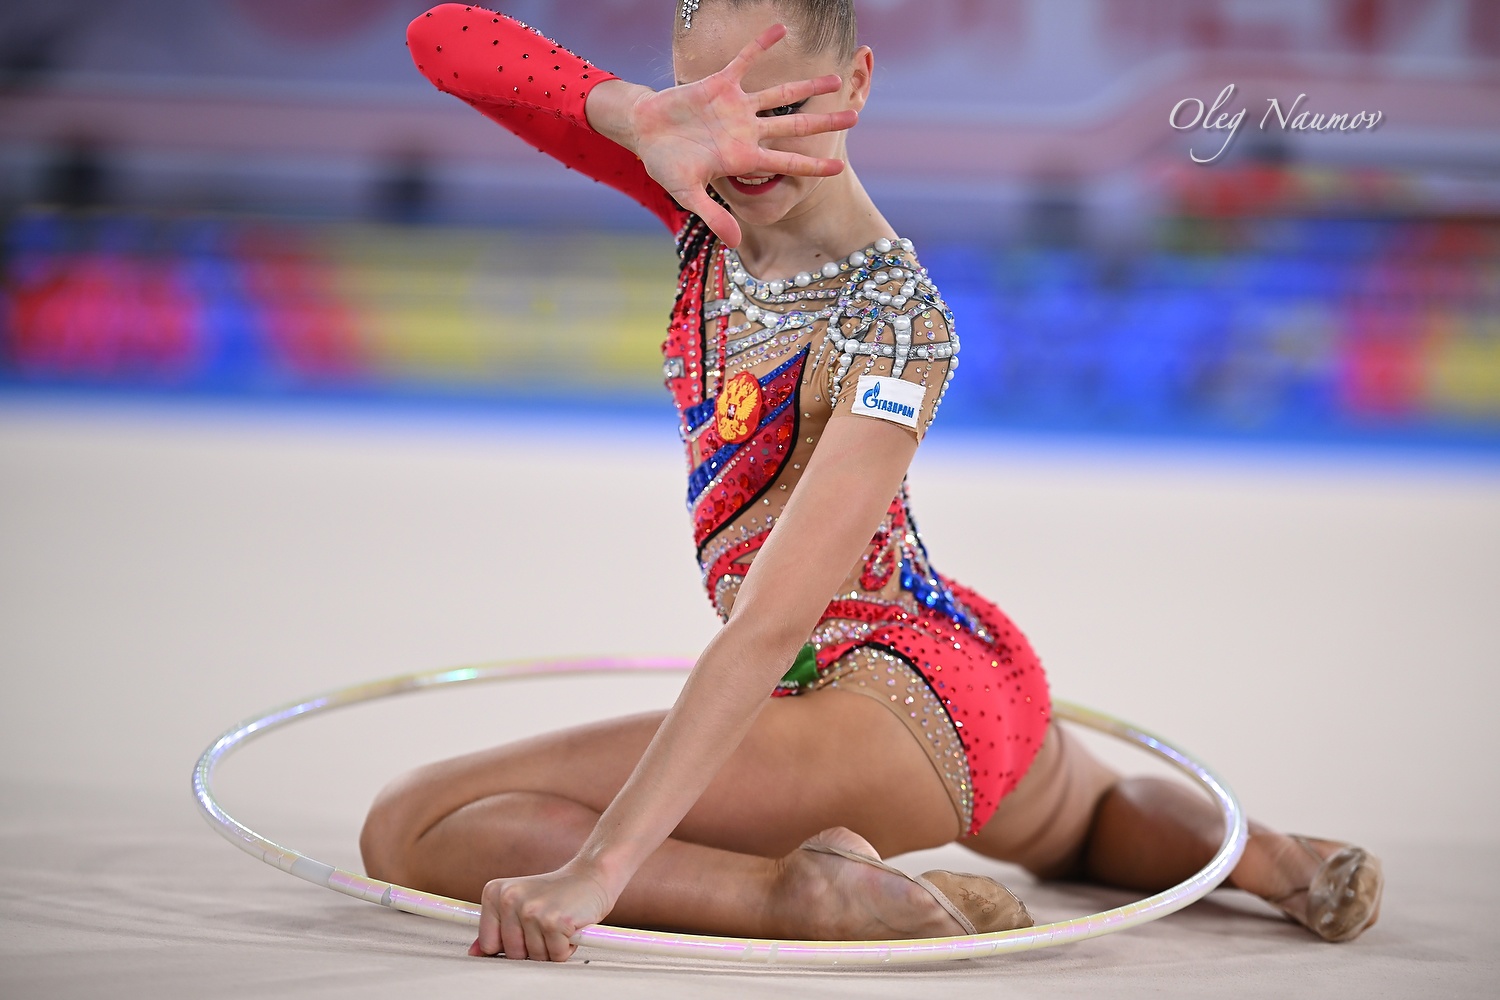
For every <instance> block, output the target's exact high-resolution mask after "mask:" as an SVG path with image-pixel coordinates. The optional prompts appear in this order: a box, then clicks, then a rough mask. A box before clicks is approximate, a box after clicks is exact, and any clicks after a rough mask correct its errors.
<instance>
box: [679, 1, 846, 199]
mask: <svg viewBox="0 0 1500 1000" xmlns="http://www.w3.org/2000/svg"><path fill="white" fill-rule="evenodd" d="M778 23H785V24H786V25H787V27H788V28H789V29H790V34H788V35H787V37H786V38H785V39H783V40H782V41H781V42H780V43H779V44H777V45H776V46H775V47H774V48H772V49H771V50H770V51H769V52H767V53H765V54H764V55H763V56H762V57H761V58H760V59H759V60H757V61H756V63H755V65H754V66H753V67H752V68H751V70H750V72H749V74H748V75H747V76H746V77H745V81H744V88H745V90H746V91H747V92H748V93H754V92H756V91H758V90H764V89H766V88H768V87H774V86H776V85H778V84H782V83H791V82H795V81H798V80H810V79H813V78H814V77H819V76H826V75H828V74H830V73H836V74H838V75H839V76H840V77H842V78H843V81H844V84H843V88H842V89H841V90H839V91H838V92H837V93H833V94H822V95H819V96H817V97H813V98H810V99H808V100H807V101H804V102H802V103H801V104H796V105H790V106H788V107H787V108H777V109H775V110H774V111H765V112H762V114H763V115H774V114H789V113H792V112H794V111H797V112H807V113H810V114H823V113H828V112H833V111H844V110H851V109H852V110H854V111H860V110H862V109H863V108H864V106H865V102H866V100H868V98H869V95H870V78H871V72H872V68H873V65H874V59H873V56H872V55H871V52H870V50H869V48H867V47H864V48H861V49H860V50H859V51H858V52H856V53H855V54H854V56H853V58H851V59H850V60H848V61H847V62H846V61H845V60H843V59H842V58H841V57H840V54H839V53H838V51H837V50H836V49H835V48H832V47H830V48H828V49H826V50H825V51H822V52H816V53H809V52H806V51H804V50H803V48H802V46H801V44H800V41H801V26H800V25H799V24H798V23H797V22H796V20H795V19H789V18H788V17H787V15H786V14H785V13H784V12H782V11H780V10H778V8H777V5H776V4H775V3H774V2H772V0H767V2H765V3H752V4H747V5H744V6H734V5H731V4H726V3H714V2H709V3H705V4H703V6H702V8H701V9H700V10H699V11H698V12H697V13H696V14H694V15H693V26H692V28H691V29H689V30H688V31H686V32H679V33H678V36H677V41H676V44H675V45H674V46H673V49H672V62H673V65H674V68H675V70H676V74H677V82H678V83H679V84H684V83H695V82H697V81H698V80H701V79H703V78H704V77H707V76H712V75H713V74H714V73H717V72H718V71H719V70H721V69H723V68H724V67H725V66H727V65H729V63H730V62H731V61H732V60H733V59H734V57H735V56H737V55H738V54H739V53H740V50H741V49H743V48H744V47H745V46H746V45H748V44H749V43H750V42H752V41H754V40H755V39H756V38H757V37H758V36H759V35H760V34H761V32H763V31H765V30H766V29H767V28H769V27H771V26H772V25H775V24H778ZM766 146H767V148H770V149H778V150H785V151H788V152H794V153H804V154H806V155H808V156H819V157H828V158H831V159H840V160H844V161H845V162H847V161H848V151H847V143H846V134H845V133H843V132H834V133H825V134H822V135H813V136H807V137H805V138H800V139H795V138H793V139H773V140H771V141H769V142H767V143H766ZM848 177H849V174H848V172H847V171H845V173H843V174H841V175H839V176H838V177H791V176H786V175H776V176H774V177H768V176H766V175H757V176H755V177H750V178H734V177H721V178H719V179H718V180H716V181H714V182H713V189H714V190H715V191H717V192H718V193H719V195H720V196H721V197H723V199H724V200H725V202H727V203H728V205H729V207H730V210H731V211H733V212H734V214H735V216H736V217H737V218H738V219H739V220H740V221H741V222H742V223H748V224H750V225H752V226H768V225H774V224H775V223H778V222H781V221H783V220H786V219H789V218H794V217H797V216H800V215H802V214H804V213H806V212H809V211H811V210H813V209H814V208H815V207H816V205H817V204H818V202H819V200H820V198H819V195H820V193H826V192H825V191H824V189H825V188H826V187H827V186H828V185H830V184H831V183H847V181H848ZM746 181H750V182H751V183H746Z"/></svg>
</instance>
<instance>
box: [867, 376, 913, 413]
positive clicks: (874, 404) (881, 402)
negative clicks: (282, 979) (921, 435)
mask: <svg viewBox="0 0 1500 1000" xmlns="http://www.w3.org/2000/svg"><path fill="white" fill-rule="evenodd" d="M860 402H861V403H863V404H864V408H865V409H866V410H874V411H877V412H880V413H889V414H892V415H893V416H897V417H901V418H903V420H916V419H917V408H916V407H915V406H906V405H904V404H902V403H894V402H892V401H891V400H889V399H881V398H880V380H879V379H876V380H875V384H874V385H873V386H871V387H870V390H869V391H868V392H866V393H865V394H864V396H863V397H862V398H861V399H860Z"/></svg>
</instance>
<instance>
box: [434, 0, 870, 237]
mask: <svg viewBox="0 0 1500 1000" xmlns="http://www.w3.org/2000/svg"><path fill="white" fill-rule="evenodd" d="M785 35H786V29H785V28H784V27H780V26H778V27H776V28H773V29H771V30H770V31H767V32H766V33H765V34H763V35H762V36H761V37H760V38H758V39H757V40H756V41H755V42H752V43H751V45H750V46H748V47H747V48H746V50H745V51H744V52H743V53H741V55H740V57H739V58H738V59H736V60H735V61H734V62H732V63H731V64H730V65H728V66H727V67H725V68H724V70H723V71H721V72H719V73H716V74H714V75H713V76H711V77H708V78H707V79H704V80H700V81H698V82H697V83H694V84H691V85H689V86H685V87H671V88H669V89H667V90H664V91H660V92H657V91H653V90H652V89H651V88H649V87H643V86H638V85H635V84H630V83H626V82H625V81H623V80H620V79H619V78H617V77H616V76H615V75H614V74H612V73H608V72H606V71H604V70H601V69H599V68H598V67H597V66H593V65H591V64H590V63H588V62H585V61H584V60H582V59H580V58H579V57H578V56H576V55H574V54H573V53H571V52H569V51H568V50H567V49H565V48H563V47H562V46H560V45H558V44H557V43H555V42H553V41H550V40H549V39H547V38H545V37H543V36H542V35H540V34H538V33H537V32H536V31H534V30H533V29H531V28H528V27H526V26H525V25H523V24H521V23H520V22H518V21H514V20H512V19H510V18H508V17H505V16H504V15H501V14H496V13H494V12H493V11H487V10H484V9H483V8H481V7H473V6H466V5H464V4H455V3H450V4H443V5H441V6H439V7H434V8H433V9H432V10H430V11H428V12H427V13H425V14H423V15H422V16H421V17H418V18H417V19H416V20H414V21H412V23H411V25H410V27H408V28H407V33H406V38H407V46H408V47H409V48H410V49H411V56H412V59H413V60H414V61H415V62H416V64H417V69H418V70H420V71H421V72H422V74H423V75H424V76H425V77H427V79H428V81H430V82H431V83H432V85H433V86H435V87H437V88H438V89H439V90H441V91H443V92H445V93H449V94H452V95H453V96H455V97H457V98H459V99H460V100H462V101H464V102H465V103H466V104H468V105H470V106H471V107H473V108H474V109H475V110H477V111H479V112H480V113H481V114H483V115H484V116H485V117H487V118H489V119H491V120H492V121H495V122H497V123H499V124H500V125H503V126H504V127H505V128H507V129H509V130H510V131H511V132H513V133H515V134H516V135H517V136H518V137H520V138H521V139H524V140H525V141H527V142H529V143H531V144H532V145H533V146H535V147H536V148H538V149H540V150H541V151H542V152H545V153H547V154H549V155H551V156H553V157H555V158H557V159H558V160H559V161H561V162H562V163H563V164H564V165H566V166H568V167H570V168H572V169H574V170H578V171H580V172H581V173H584V174H586V175H587V176H589V177H592V178H594V179H595V180H597V181H600V182H601V183H604V184H608V185H609V186H611V187H613V188H615V189H616V190H618V191H621V192H623V193H625V194H627V195H629V196H630V197H632V198H634V199H635V200H636V201H638V202H640V203H641V204H642V205H644V206H645V207H646V208H647V209H648V210H650V211H651V212H652V214H654V215H655V216H656V217H657V218H658V219H660V220H661V221H662V222H663V223H664V224H665V225H666V226H667V227H668V228H669V229H671V230H672V231H674V232H676V231H677V230H678V229H680V228H681V226H682V224H683V223H684V222H685V221H686V220H687V218H688V217H689V213H691V214H692V215H697V216H698V217H699V218H701V219H703V221H704V222H705V223H707V224H708V226H709V228H711V229H712V230H713V231H714V232H715V233H716V234H718V236H719V238H720V239H722V240H723V241H724V242H725V243H726V244H728V245H729V246H738V245H739V242H740V227H739V224H738V223H737V222H736V221H735V219H734V217H733V216H732V215H731V214H730V213H729V212H728V210H726V209H725V208H724V207H723V206H722V205H720V204H719V203H718V202H717V201H715V200H714V199H713V198H712V197H710V196H709V194H708V190H707V188H708V183H709V182H710V181H712V180H714V179H715V178H718V177H731V176H735V175H740V174H753V173H756V172H758V171H768V172H771V173H780V174H796V175H802V176H810V177H827V176H832V175H834V174H837V173H839V172H840V171H842V170H843V169H844V162H843V161H842V160H836V159H818V158H814V157H808V156H801V155H798V154H795V153H788V152H778V151H775V150H770V149H766V148H765V147H764V146H763V145H762V143H764V142H766V141H768V140H774V139H777V138H785V137H790V136H806V135H815V134H817V133H820V132H834V131H840V130H843V129H848V128H851V127H852V126H853V125H854V123H855V121H856V119H857V115H856V114H855V113H854V112H853V111H844V112H837V113H833V114H824V115H809V114H787V115H774V116H769V117H767V116H764V113H766V112H770V111H773V110H776V109H779V108H783V107H785V106H787V105H792V104H796V103H797V102H799V101H803V100H805V99H807V98H808V97H812V96H814V95H819V94H828V93H833V92H834V91H837V90H838V89H839V85H840V81H839V78H838V77H837V76H825V77H819V78H818V79H815V80H803V81H800V82H793V83H786V84H783V85H781V86H778V87H772V88H770V89H768V90H763V91H759V92H756V93H746V92H745V90H744V88H743V87H742V86H741V84H742V81H743V79H744V75H745V72H746V71H747V70H748V69H749V67H750V66H751V65H752V64H753V62H754V59H755V56H756V55H757V54H758V53H759V52H763V51H765V50H766V49H768V48H770V47H771V46H772V45H775V44H776V43H777V42H778V41H780V40H781V39H782V38H783V37H785Z"/></svg>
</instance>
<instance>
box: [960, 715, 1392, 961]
mask: <svg viewBox="0 0 1500 1000" xmlns="http://www.w3.org/2000/svg"><path fill="white" fill-rule="evenodd" d="M1223 837H1224V825H1223V818H1222V816H1221V815H1220V813H1219V810H1218V809H1217V808H1216V807H1215V806H1214V805H1213V804H1212V803H1211V802H1209V801H1208V799H1207V798H1206V797H1204V796H1203V795H1202V794H1201V793H1199V792H1197V791H1195V790H1193V789H1189V788H1186V787H1184V786H1183V785H1181V784H1178V783H1177V782H1173V781H1168V780H1163V779H1160V778H1141V777H1136V778H1122V777H1121V776H1120V775H1118V774H1116V773H1115V772H1114V771H1113V770H1111V769H1110V768H1108V767H1106V766H1105V765H1103V764H1102V763H1100V762H1099V761H1098V760H1097V759H1095V758H1094V757H1093V756H1092V755H1091V754H1090V753H1089V752H1088V751H1087V750H1086V749H1085V748H1084V747H1083V745H1082V744H1081V743H1080V742H1079V741H1078V740H1077V739H1076V738H1073V737H1070V736H1069V735H1068V733H1067V731H1066V730H1065V729H1062V728H1060V727H1058V726H1056V725H1054V726H1053V727H1052V728H1051V730H1050V731H1049V733H1048V737H1047V741H1046V743H1044V744H1043V746H1042V751H1041V753H1039V754H1038V755H1037V759H1036V762H1035V763H1034V764H1033V765H1032V767H1031V770H1030V771H1029V772H1028V773H1027V775H1026V777H1025V778H1023V779H1022V780H1021V783H1020V785H1019V786H1017V788H1016V790H1015V792H1013V793H1012V794H1011V795H1010V796H1009V797H1007V798H1006V799H1005V800H1004V801H1002V802H1001V803H1000V808H999V809H997V810H996V812H995V815H994V816H993V817H991V818H990V821H989V822H988V823H986V824H985V826H984V828H983V829H982V830H981V831H980V832H979V834H978V835H977V836H974V837H969V838H966V839H965V840H964V841H963V843H964V845H965V846H966V847H969V848H971V849H973V850H975V851H977V852H979V853H980V854H984V855H986V856H988V857H992V858H996V859H999V860H1001V861H1007V862H1011V863H1014V864H1018V865H1021V866H1022V867H1024V868H1026V869H1027V870H1029V871H1030V872H1031V873H1032V874H1034V875H1036V876H1037V877H1038V878H1041V879H1069V880H1078V881H1087V882H1094V883H1098V884H1101V885H1108V886H1115V887H1118V888H1123V889H1132V890H1135V891H1138V892H1142V893H1155V892H1160V891H1162V890H1164V889H1168V888H1170V887H1172V886H1174V885H1177V884H1179V883H1181V882H1183V881H1185V880H1186V879H1188V878H1190V877H1191V876H1192V875H1193V874H1194V873H1195V872H1197V871H1199V870H1201V869H1202V868H1203V867H1204V866H1205V865H1207V864H1208V862H1209V859H1210V858H1212V857H1213V854H1214V852H1215V851H1216V850H1217V849H1218V847H1219V844H1220V843H1221V842H1222V840H1223ZM1342 846H1343V845H1342V844H1338V843H1336V842H1332V841H1323V840H1313V841H1310V842H1308V844H1307V845H1304V844H1303V843H1301V842H1299V841H1297V840H1294V839H1293V838H1291V837H1289V836H1287V835H1285V834H1282V833H1278V832H1277V831H1275V830H1272V829H1271V828H1269V827H1267V826H1265V825H1263V824H1260V823H1256V822H1254V821H1252V822H1251V823H1250V839H1249V842H1248V843H1247V845H1246V848H1245V854H1244V856H1243V857H1242V858H1241V859H1240V862H1239V864H1238V865H1237V866H1236V867H1235V869H1234V871H1233V872H1232V873H1231V874H1230V876H1229V879H1228V881H1227V884H1228V885H1230V886H1232V887H1234V888H1238V889H1243V890H1245V891H1247V892H1250V893H1253V894H1254V895H1256V896H1259V897H1260V898H1262V899H1264V900H1267V901H1270V902H1273V903H1275V904H1276V905H1277V906H1278V907H1280V908H1281V909H1282V910H1283V911H1284V912H1285V913H1286V914H1287V915H1288V916H1290V917H1292V918H1293V919H1295V920H1297V921H1298V922H1300V923H1303V924H1304V925H1307V924H1309V923H1310V921H1309V919H1308V913H1307V903H1308V897H1307V888H1308V886H1309V885H1310V884H1311V883H1312V881H1313V878H1314V875H1315V874H1316V872H1317V871H1318V868H1319V866H1320V858H1322V859H1326V858H1328V857H1329V856H1331V855H1333V854H1334V853H1335V852H1336V851H1337V850H1338V849H1339V848H1340V847H1342ZM1309 847H1311V848H1312V850H1309ZM1378 916H1379V901H1378V897H1377V899H1376V904H1375V917H1373V918H1371V919H1370V920H1369V922H1368V923H1366V924H1364V925H1363V927H1361V928H1360V930H1361V931H1362V930H1364V929H1367V928H1368V927H1370V926H1373V925H1374V923H1375V919H1376V918H1378ZM1314 932H1315V933H1317V930H1316V929H1314Z"/></svg>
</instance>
